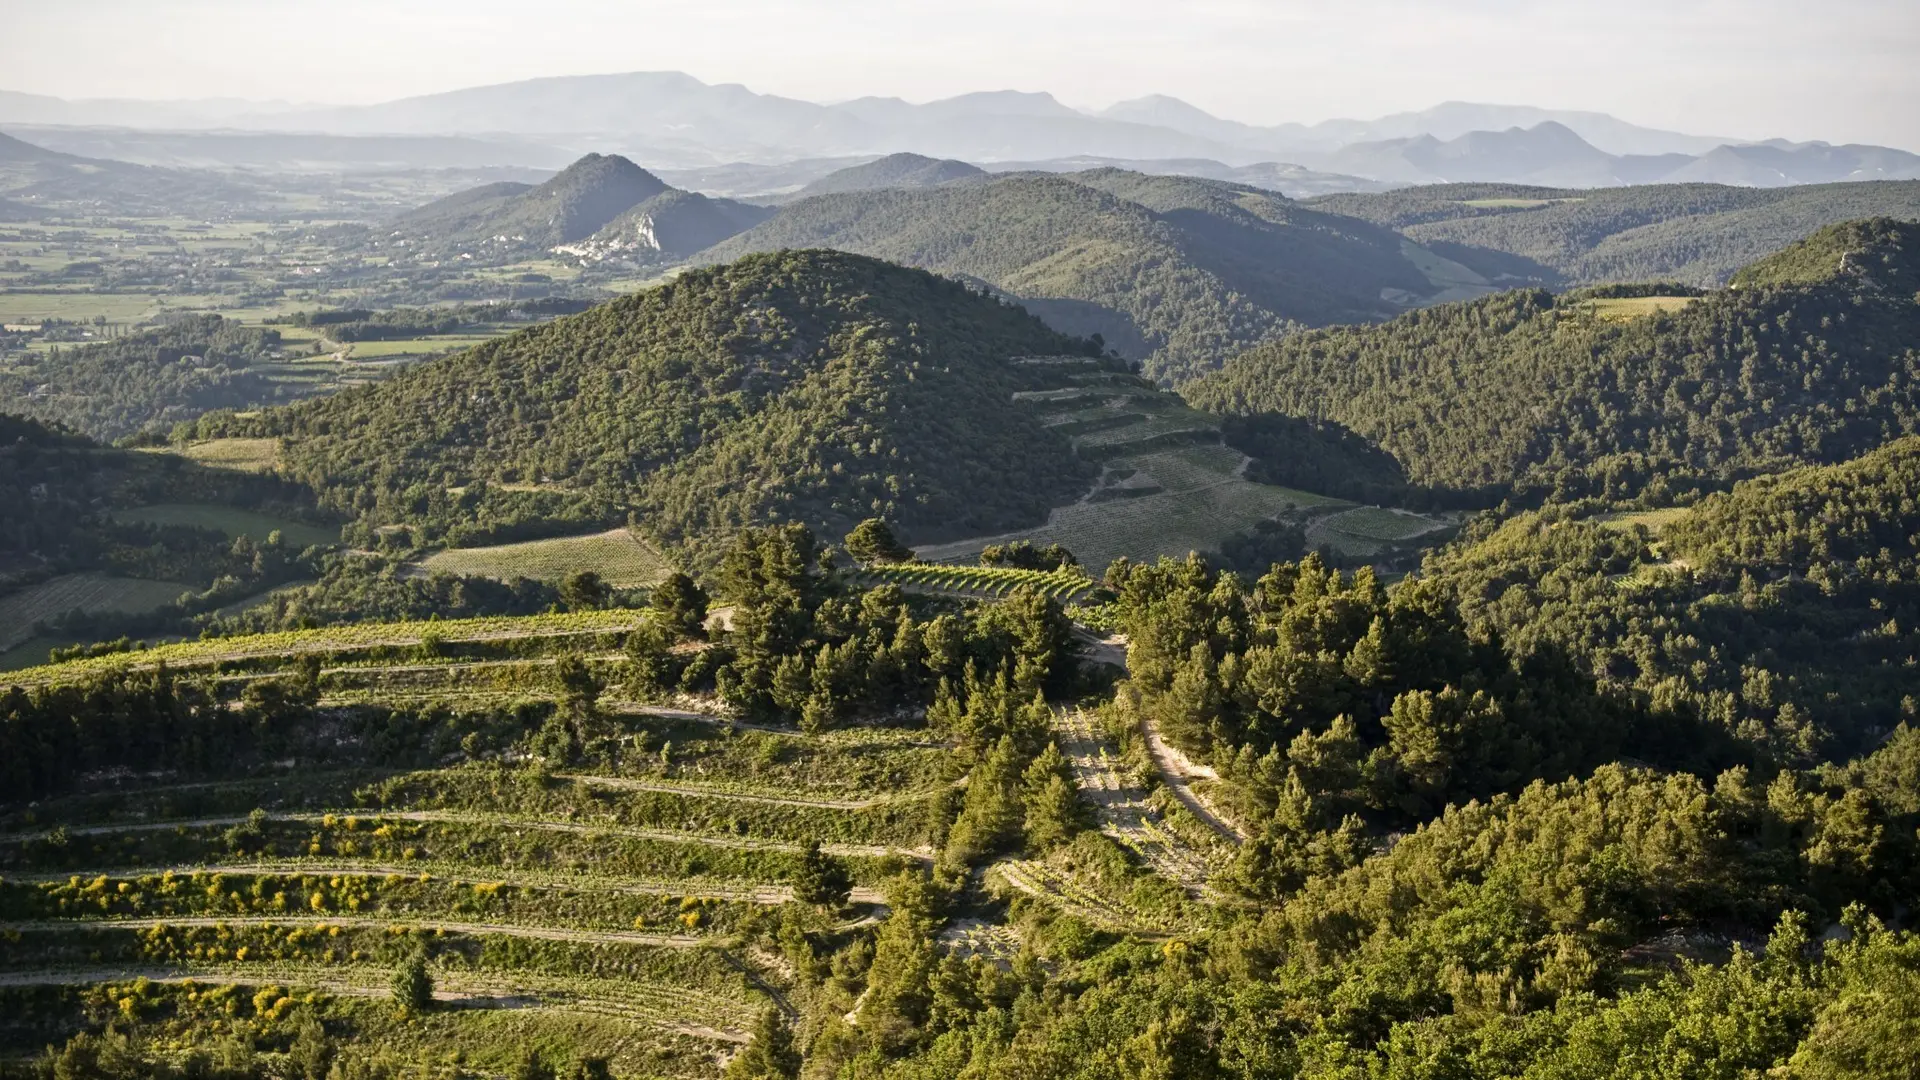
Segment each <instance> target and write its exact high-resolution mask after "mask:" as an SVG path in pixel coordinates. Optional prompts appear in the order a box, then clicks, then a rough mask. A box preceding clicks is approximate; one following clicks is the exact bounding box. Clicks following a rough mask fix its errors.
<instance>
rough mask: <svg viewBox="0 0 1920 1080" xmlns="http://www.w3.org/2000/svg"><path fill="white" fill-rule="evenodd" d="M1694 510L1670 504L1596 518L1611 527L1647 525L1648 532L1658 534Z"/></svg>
mask: <svg viewBox="0 0 1920 1080" xmlns="http://www.w3.org/2000/svg"><path fill="white" fill-rule="evenodd" d="M1692 512H1693V511H1692V508H1690V507H1685V506H1669V507H1664V508H1662V509H1659V510H1634V511H1621V512H1619V513H1614V514H1605V515H1602V516H1601V517H1599V518H1597V519H1596V520H1598V521H1599V522H1600V523H1601V524H1602V525H1605V526H1607V527H1608V528H1610V529H1631V528H1633V527H1634V526H1636V525H1641V526H1645V527H1646V529H1647V531H1648V532H1651V533H1653V534H1654V535H1656V536H1658V535H1659V534H1660V531H1661V530H1663V529H1665V528H1666V527H1667V526H1669V525H1671V524H1673V523H1674V522H1676V521H1679V520H1680V519H1682V518H1684V517H1686V516H1687V515H1688V514H1691V513H1692Z"/></svg>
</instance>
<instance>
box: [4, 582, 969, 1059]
mask: <svg viewBox="0 0 1920 1080" xmlns="http://www.w3.org/2000/svg"><path fill="white" fill-rule="evenodd" d="M638 617H640V616H639V615H638V613H634V612H604V613H592V614H588V615H579V616H549V617H535V618H527V619H518V620H503V619H491V620H471V621H468V622H464V623H453V622H446V623H431V624H386V625H377V626H353V627H337V628H331V629H328V630H322V631H307V632H299V633H292V634H275V635H263V636H260V637H255V638H244V639H236V640H233V641H224V642H193V643H181V644H178V645H173V646H168V647H165V648H161V649H155V650H150V651H149V652H147V653H144V654H138V655H134V656H120V657H114V658H95V660H93V661H81V662H75V663H69V664H64V665H58V666H53V667H43V668H39V669H34V670H32V671H29V672H24V673H21V676H20V680H21V681H22V682H23V683H24V684H29V685H38V686H43V687H49V688H51V687H53V686H80V685H84V684H85V682H86V680H87V679H89V678H91V677H96V676H99V675H101V674H102V673H105V672H106V671H107V670H108V668H109V667H118V668H121V669H134V670H139V669H150V668H153V667H156V666H157V665H159V664H160V663H162V662H163V661H164V663H165V664H166V665H167V667H168V669H169V671H171V672H175V673H177V674H176V675H174V676H172V677H193V678H196V679H200V680H202V683H201V685H204V686H205V687H207V688H208V690H209V692H211V693H214V694H216V695H217V696H220V697H231V698H232V699H233V700H235V702H236V703H239V702H242V701H251V700H255V699H254V698H250V697H248V688H249V687H254V686H258V685H261V684H263V683H267V682H274V681H276V680H280V679H284V678H287V677H289V673H294V672H298V671H299V670H301V669H302V667H303V665H304V664H307V663H308V661H309V660H310V659H311V658H315V657H318V658H321V660H322V664H321V666H320V667H319V669H318V670H317V672H314V673H313V676H314V677H315V678H316V679H317V684H318V685H317V690H318V707H319V708H320V710H321V714H322V715H323V716H325V715H333V716H336V717H339V718H340V719H338V720H337V721H336V722H338V723H343V724H347V726H348V727H352V723H351V722H350V721H348V720H346V719H345V717H346V716H347V715H349V713H354V712H359V713H362V714H364V713H365V712H366V711H367V710H369V709H373V708H375V707H376V706H375V705H374V704H373V703H376V702H377V703H378V706H377V707H378V708H380V709H385V710H391V709H394V708H404V707H406V706H405V703H407V702H409V701H415V702H418V701H431V702H432V703H433V704H432V707H431V708H429V709H427V710H425V711H417V712H414V713H412V714H411V715H413V716H415V717H420V718H421V719H420V720H417V721H416V723H419V724H424V725H425V726H424V727H423V728H421V729H420V730H419V731H416V732H414V733H413V734H414V736H415V737H416V738H418V737H421V736H424V737H425V738H426V740H427V743H428V744H429V749H428V750H427V751H426V752H425V753H424V755H408V754H395V753H393V752H392V750H391V749H390V748H389V749H388V750H387V751H385V752H382V751H381V750H380V749H379V748H378V746H377V744H378V742H379V740H378V739H375V740H374V742H373V743H367V742H365V741H364V736H361V737H354V736H351V735H349V734H347V733H346V732H344V731H343V732H341V733H340V735H339V738H342V739H344V740H345V742H344V743H340V744H336V745H335V746H334V748H333V749H331V750H327V749H321V748H317V747H312V746H310V747H309V749H308V751H307V752H306V755H305V756H310V757H315V758H320V759H326V758H333V759H335V760H333V761H331V762H329V761H325V760H314V761H311V762H310V763H308V764H305V765H302V766H301V767H299V768H297V769H294V770H291V771H288V770H285V769H281V768H278V767H275V766H272V765H268V766H264V767H261V768H257V769H255V770H252V771H251V772H249V773H247V774H245V775H240V776H233V777H227V778H222V779H214V780H206V781H191V782H181V781H180V780H178V779H176V778H172V777H169V776H165V775H155V776H143V777H124V778H122V779H121V780H119V781H116V782H113V783H109V784H106V785H105V786H97V787H95V788H94V789H92V790H83V791H79V792H75V793H72V794H68V795H65V796H61V797H58V798H55V799H52V800H48V801H43V802H41V803H39V804H37V805H32V806H20V805H15V806H12V807H10V808H7V809H6V810H5V811H4V812H3V813H0V834H4V835H0V934H4V935H5V936H6V939H7V940H8V941H9V943H10V944H9V945H8V947H7V948H6V949H5V950H0V1012H10V1013H14V1014H16V1015H19V1016H22V1017H37V1018H39V1019H40V1020H41V1021H44V1023H45V1024H48V1025H52V1024H55V1023H56V1022H69V1023H70V1022H73V1021H76V1020H78V1019H79V1018H80V1017H82V1016H84V1015H86V1014H87V1010H88V1008H89V1006H88V1005H87V1004H86V1003H87V1001H90V1000H93V999H94V997H96V996H97V995H98V994H99V993H100V991H101V988H102V987H104V986H112V987H113V988H114V989H113V990H112V992H111V995H110V996H111V997H112V999H113V1000H115V1001H120V1000H124V999H130V1000H132V1001H133V1003H134V1004H133V1005H131V1006H128V1007H130V1008H135V1009H137V1010H140V1011H144V1012H149V1013H156V1014H158V1013H167V1014H180V1015H192V1014H194V1013H195V1010H197V1009H200V1008H201V1007H202V1006H203V1005H204V1004H206V1003H207V1002H208V1001H212V1002H216V1003H227V1002H232V1003H235V1004H234V1005H233V1008H232V1009H231V1010H229V1013H228V1015H230V1016H237V1017H238V1018H240V1019H241V1020H242V1021H245V1022H251V1023H254V1024H256V1025H260V1024H270V1023H271V1021H272V1019H273V1017H274V1016H275V1015H277V1014H276V1010H279V1011H280V1012H284V1011H286V1010H288V1009H291V1008H294V1007H296V1006H298V1007H302V1008H317V1009H318V1010H320V1012H321V1013H322V1014H323V1015H324V1016H326V1017H328V1018H330V1019H329V1023H335V1022H337V1023H340V1024H351V1025H356V1026H358V1027H359V1029H361V1030H364V1031H367V1032H369V1033H379V1034H380V1036H381V1037H383V1038H385V1037H389V1036H391V1037H393V1038H396V1039H398V1040H399V1045H401V1046H415V1047H419V1048H426V1047H430V1046H432V1047H440V1048H444V1047H446V1046H448V1045H459V1046H465V1047H469V1048H471V1054H472V1055H473V1056H472V1058H471V1061H470V1064H471V1066H472V1067H475V1068H483V1069H492V1070H493V1071H496V1072H504V1071H506V1070H508V1069H509V1068H511V1067H512V1066H513V1064H514V1061H513V1059H512V1053H513V1052H517V1049H516V1048H517V1047H518V1046H520V1045H530V1044H532V1043H536V1042H537V1043H541V1044H543V1045H545V1044H552V1045H556V1046H559V1045H565V1046H567V1047H570V1048H575V1049H580V1050H582V1051H585V1050H591V1051H593V1052H594V1053H597V1054H600V1055H602V1056H608V1057H611V1058H612V1065H613V1067H614V1068H615V1069H616V1071H618V1072H619V1074H621V1075H629V1074H638V1075H690V1076H697V1075H712V1074H713V1073H715V1071H716V1070H717V1063H718V1062H719V1061H721V1060H722V1059H723V1057H724V1055H725V1054H726V1053H727V1052H729V1050H730V1048H732V1047H734V1046H736V1045H738V1044H740V1043H743V1042H745V1041H746V1040H747V1038H748V1033H749V1032H750V1031H751V1029H752V1028H753V1026H754V1024H755V1023H756V1021H757V1018H758V1017H759V1016H760V1014H761V1013H762V1012H763V1011H764V1010H766V1009H768V1008H770V1007H771V1008H781V1007H783V1005H784V1003H785V993H786V990H787V988H788V987H789V983H790V977H789V976H790V972H789V971H787V969H786V962H785V961H784V960H782V959H781V956H782V954H781V952H780V948H779V945H778V942H777V941H776V940H775V937H776V935H777V933H778V931H779V929H780V927H781V926H783V925H788V924H795V920H800V922H801V923H805V924H806V926H807V928H808V929H807V932H812V933H817V934H821V935H826V936H827V937H828V938H831V937H832V936H833V935H836V934H843V933H844V934H855V933H858V932H859V931H857V930H853V929H848V930H844V931H842V930H838V929H836V927H838V926H842V925H846V926H854V925H857V924H860V923H862V922H863V921H865V922H866V923H868V924H870V923H871V921H872V915H873V913H874V911H875V909H874V906H873V905H874V904H875V903H877V902H878V901H879V899H880V893H879V890H878V887H877V886H878V884H879V883H880V882H882V881H883V880H884V879H885V878H886V877H887V876H888V875H889V874H892V873H895V872H897V871H898V870H899V869H900V868H901V867H903V866H909V865H913V864H916V863H924V861H925V860H926V859H928V858H929V857H930V855H931V850H930V848H929V847H928V843H927V837H926V835H925V833H924V828H925V820H926V818H927V815H928V809H927V808H928V804H929V802H930V801H936V802H937V801H939V800H941V799H943V798H945V793H946V792H947V790H948V785H949V780H948V778H947V776H946V775H945V772H944V770H945V768H946V763H947V761H948V760H949V758H950V756H951V754H950V748H949V747H948V746H947V745H946V744H945V743H944V742H942V741H940V740H939V739H937V738H934V737H931V736H930V735H929V734H928V733H927V732H925V731H923V730H917V729H901V728H888V727H880V728H856V729H851V730H843V731H834V732H828V733H822V734H819V735H806V734H802V733H800V732H797V731H791V730H779V731H774V730H762V729H758V728H752V727H744V726H740V725H737V724H735V723H733V722H731V721H729V720H728V718H727V717H725V716H724V715H720V714H718V713H700V712H689V711H684V710H676V709H662V708H658V707H655V706H650V705H646V704H643V703H640V702H637V701H630V700H627V698H626V696H625V690H626V688H625V687H623V686H622V685H620V684H619V682H618V681H617V678H618V672H617V671H616V670H614V669H615V667H616V666H617V664H618V663H619V653H618V652H617V651H614V652H612V653H607V652H606V650H605V648H604V646H605V645H609V644H615V645H617V636H618V632H619V631H621V630H623V629H625V628H629V627H631V626H632V625H634V623H635V620H636V618H638ZM609 634H612V635H614V637H613V638H608V637H606V635H609ZM562 651H564V652H565V655H566V656H568V657H572V658H585V659H586V660H587V662H588V664H589V665H591V666H592V667H593V668H594V669H595V670H597V671H602V672H604V673H605V674H606V676H607V683H606V693H605V694H604V696H603V697H602V698H601V699H600V701H599V703H598V704H597V706H596V707H597V709H599V711H600V714H601V715H602V716H603V717H604V724H605V727H606V729H607V735H606V736H605V737H606V738H607V739H609V740H610V743H609V746H608V751H609V752H608V753H607V754H606V755H605V756H603V757H600V758H598V759H597V760H595V761H593V762H591V763H589V765H590V767H586V768H580V769H577V770H572V771H567V772H558V771H550V770H549V769H547V768H545V767H537V766H535V765H529V764H527V763H525V762H524V760H521V761H516V760H515V758H516V755H515V754H514V753H513V752H511V747H510V742H511V740H510V739H509V745H505V746H501V749H498V750H491V751H490V750H488V749H483V747H493V746H496V745H500V744H499V743H498V740H499V739H501V738H502V737H503V735H505V733H504V732H502V731H500V730H498V726H499V725H500V724H503V723H504V724H509V725H513V726H518V723H519V722H518V721H516V720H514V717H515V716H516V715H520V714H530V712H531V711H534V710H541V709H548V710H550V709H551V707H552V705H553V703H555V702H557V701H558V700H560V699H561V698H562V696H563V691H562V689H561V688H560V686H559V685H558V684H557V683H556V682H555V681H554V678H553V676H552V669H553V667H554V666H555V664H556V662H557V656H556V654H557V653H560V652H562ZM508 654H511V655H508ZM481 655H485V656H491V657H494V659H490V660H476V659H474V657H476V656H481ZM481 663H487V664H493V665H496V666H497V669H498V671H500V672H508V673H511V676H512V677H511V678H496V677H492V676H490V679H491V681H490V682H489V683H488V685H490V686H492V687H494V698H495V700H493V701H490V702H489V703H488V705H487V707H486V708H485V709H484V710H483V711H480V712H463V713H460V714H458V715H457V716H456V715H455V714H451V713H447V712H446V711H445V710H447V709H449V708H461V709H470V708H471V707H472V705H471V700H470V698H463V697H461V696H460V695H461V694H462V693H463V692H465V693H471V692H472V691H473V690H474V684H475V681H476V679H475V675H474V669H475V667H476V666H477V665H478V664H481ZM309 670H311V669H309ZM388 687H391V688H392V692H391V693H389V692H388V691H387V688H388ZM341 710H346V711H345V712H342V711H341ZM516 710H517V712H516ZM394 715H396V716H399V715H402V714H394ZM435 716H438V717H443V719H441V720H440V721H439V723H438V724H437V725H436V724H435V723H434V722H432V721H431V720H429V719H426V718H428V717H435ZM396 730H397V729H396ZM382 737H385V736H382ZM433 746H445V747H449V748H451V749H452V750H453V752H454V753H453V757H454V758H456V759H458V760H457V761H455V762H453V763H450V764H444V765H440V766H438V767H428V768H412V767H406V765H405V764H404V759H406V758H408V757H410V756H424V757H426V758H430V759H438V758H440V757H442V756H443V752H441V751H435V750H432V749H431V747H433ZM502 750H505V751H506V752H504V753H503V752H502ZM382 758H384V759H385V761H384V762H381V761H379V760H378V759H382ZM356 761H366V762H369V763H368V764H356V763H355V762H356ZM51 821H57V822H59V825H58V827H55V828H50V827H48V826H47V825H46V823H47V822H51ZM816 842H824V848H825V851H826V853H827V854H828V855H829V856H830V857H833V858H836V859H838V860H841V861H842V862H843V864H844V865H845V867H846V868H847V873H848V874H849V875H850V878H851V885H852V888H851V890H850V895H849V898H848V905H849V906H848V907H847V908H845V909H844V910H842V911H840V912H838V913H837V914H834V915H833V916H832V917H831V918H829V919H828V920H827V921H826V922H825V923H817V920H815V921H814V922H808V921H807V920H808V919H809V918H812V916H811V915H810V914H808V913H809V912H811V910H812V909H806V910H805V911H799V910H798V908H797V907H796V905H794V904H793V903H792V900H793V889H792V882H793V880H794V876H795V874H796V873H797V872H798V871H799V870H800V868H801V866H802V865H803V863H804V862H805V858H806V850H807V846H808V845H809V844H812V843H816ZM783 920H784V922H783ZM816 923H817V925H816ZM796 925H797V924H796ZM416 951H423V952H424V954H425V956H426V957H427V964H428V968H429V970H430V971H431V972H432V978H433V981H434V984H435V997H436V1000H437V1001H438V1002H439V1003H440V1007H439V1008H437V1010H436V1011H435V1012H434V1013H433V1014H432V1017H433V1023H432V1024H430V1025H428V1026H426V1027H425V1028H421V1027H419V1026H418V1025H414V1026H412V1027H408V1026H407V1025H401V1024H398V1023H397V1022H395V1021H393V1020H392V1019H391V1018H390V1016H389V1015H388V1013H389V1011H390V1008H391V1006H390V1004H389V1002H388V1001H387V1000H386V999H387V997H388V993H387V991H386V990H385V987H386V985H387V983H388V981H389V979H390V975H391V972H392V970H393V968H394V965H396V964H398V963H400V962H402V961H403V960H404V959H405V957H407V956H409V955H412V954H413V953H414V952H416ZM220 1008H222V1009H225V1008H227V1006H226V1005H225V1004H221V1005H220ZM31 1026H32V1025H28V1027H29V1028H30V1027H31ZM0 1029H4V1031H5V1038H7V1039H10V1040H15V1041H13V1042H11V1043H10V1045H9V1047H8V1052H13V1053H24V1052H31V1051H33V1050H36V1049H37V1045H36V1044H34V1043H32V1042H31V1041H30V1039H29V1041H27V1042H20V1041H17V1040H19V1039H21V1038H28V1036H25V1035H22V1033H21V1027H20V1025H17V1024H16V1025H14V1026H12V1027H7V1026H5V1025H0ZM501 1031H511V1032H513V1033H514V1037H513V1038H512V1039H504V1038H499V1037H497V1036H498V1034H499V1033H500V1032H501ZM489 1048H490V1049H489ZM489 1055H491V1056H489Z"/></svg>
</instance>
